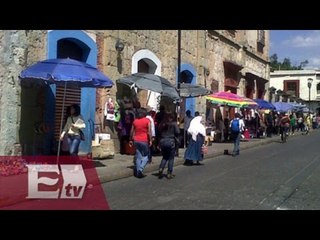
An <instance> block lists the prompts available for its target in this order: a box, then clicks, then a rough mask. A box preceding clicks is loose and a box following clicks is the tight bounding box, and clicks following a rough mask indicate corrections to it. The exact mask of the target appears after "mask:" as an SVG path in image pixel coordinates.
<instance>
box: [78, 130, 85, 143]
mask: <svg viewBox="0 0 320 240" xmlns="http://www.w3.org/2000/svg"><path fill="white" fill-rule="evenodd" d="M79 134H80V139H81V141H85V140H86V138H85V137H84V133H83V132H82V131H81V130H80V129H79Z"/></svg>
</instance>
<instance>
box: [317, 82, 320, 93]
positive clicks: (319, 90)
mask: <svg viewBox="0 0 320 240" xmlns="http://www.w3.org/2000/svg"><path fill="white" fill-rule="evenodd" d="M317 95H320V83H318V84H317Z"/></svg>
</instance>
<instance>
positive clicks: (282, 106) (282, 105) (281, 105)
mask: <svg viewBox="0 0 320 240" xmlns="http://www.w3.org/2000/svg"><path fill="white" fill-rule="evenodd" d="M273 105H274V106H275V107H276V110H277V111H278V112H288V111H292V110H295V107H294V106H293V105H292V104H291V103H287V102H275V103H274V104H273Z"/></svg>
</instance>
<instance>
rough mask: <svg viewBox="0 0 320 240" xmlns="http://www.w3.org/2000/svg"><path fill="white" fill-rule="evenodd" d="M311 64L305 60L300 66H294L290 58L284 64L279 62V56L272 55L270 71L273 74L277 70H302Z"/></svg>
mask: <svg viewBox="0 0 320 240" xmlns="http://www.w3.org/2000/svg"><path fill="white" fill-rule="evenodd" d="M308 63H309V61H308V60H305V61H303V62H301V63H300V65H299V66H294V65H292V64H291V60H290V58H285V59H283V61H282V62H279V61H278V55H277V54H276V53H275V54H272V55H271V56H270V71H271V72H273V71H275V70H302V69H304V68H305V67H306V65H307V64H308Z"/></svg>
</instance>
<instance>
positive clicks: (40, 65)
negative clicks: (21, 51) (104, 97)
mask: <svg viewBox="0 0 320 240" xmlns="http://www.w3.org/2000/svg"><path fill="white" fill-rule="evenodd" d="M19 78H20V84H21V86H33V85H48V84H65V83H66V82H68V86H75V85H76V86H79V87H112V85H113V82H112V81H111V80H110V79H109V78H108V77H107V76H106V75H104V74H103V73H102V72H101V71H99V70H98V69H97V68H95V67H93V66H91V65H89V64H87V63H85V62H80V61H77V60H74V59H70V58H56V59H48V60H44V61H40V62H37V63H36V64H34V65H31V66H30V67H28V68H26V69H25V70H23V71H22V72H21V73H20V75H19Z"/></svg>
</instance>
